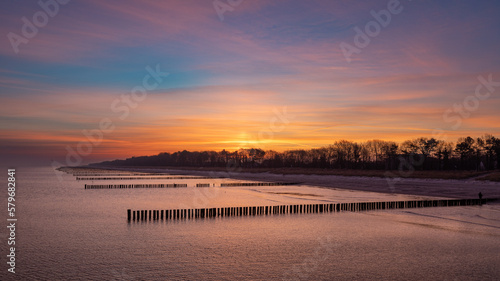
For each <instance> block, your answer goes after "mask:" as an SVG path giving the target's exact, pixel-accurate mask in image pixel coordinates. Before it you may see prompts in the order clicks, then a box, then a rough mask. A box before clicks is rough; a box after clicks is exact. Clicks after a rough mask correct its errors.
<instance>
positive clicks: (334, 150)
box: [99, 135, 500, 170]
mask: <svg viewBox="0 0 500 281" xmlns="http://www.w3.org/2000/svg"><path fill="white" fill-rule="evenodd" d="M499 159H500V139H499V138H496V137H494V136H492V135H484V136H482V137H478V138H472V137H465V138H460V139H458V141H457V142H446V141H442V140H437V139H434V138H424V137H421V138H416V139H412V140H407V141H404V142H402V143H396V142H393V141H384V140H369V141H366V142H353V141H348V140H339V141H335V142H334V143H333V144H331V145H328V146H324V147H321V148H313V149H295V150H287V151H284V152H277V151H273V150H262V149H259V148H249V149H239V150H236V151H232V152H231V151H227V150H222V151H186V150H184V151H178V152H174V153H167V152H163V153H160V154H158V155H154V156H140V157H132V158H128V159H125V160H114V161H106V162H102V163H99V165H111V166H184V167H228V166H232V167H243V168H252V167H255V168H285V167H296V168H323V169H367V170H368V169H377V170H384V169H385V170H396V169H409V165H411V166H412V169H417V170H494V169H498V166H499V165H498V163H499Z"/></svg>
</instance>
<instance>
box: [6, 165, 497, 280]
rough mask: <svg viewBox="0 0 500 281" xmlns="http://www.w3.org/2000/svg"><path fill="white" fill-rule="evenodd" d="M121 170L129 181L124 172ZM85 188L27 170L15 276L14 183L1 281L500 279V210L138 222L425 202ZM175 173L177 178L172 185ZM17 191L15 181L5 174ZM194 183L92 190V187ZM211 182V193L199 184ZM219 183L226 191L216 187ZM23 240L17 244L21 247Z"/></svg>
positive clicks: (355, 195) (299, 188) (19, 181)
mask: <svg viewBox="0 0 500 281" xmlns="http://www.w3.org/2000/svg"><path fill="white" fill-rule="evenodd" d="M114 172H115V173H118V172H116V171H114ZM176 176H178V175H175V174H171V175H168V176H167V175H165V177H170V178H166V179H147V178H146V177H147V176H136V177H145V179H129V178H127V176H124V177H123V179H119V180H98V179H93V180H77V179H76V177H75V176H73V175H72V174H69V173H65V172H62V171H57V170H55V169H54V168H52V167H36V168H17V169H16V175H15V178H16V194H15V218H16V219H17V221H15V234H14V235H15V236H14V240H15V273H12V272H9V271H8V269H9V268H10V267H11V266H10V265H9V264H8V261H9V257H7V255H9V254H10V247H11V246H9V245H8V241H9V238H10V237H11V236H12V233H11V232H10V231H9V228H7V226H8V225H9V223H10V222H8V221H7V219H9V216H8V212H7V207H8V206H7V203H8V202H7V196H8V195H7V184H5V188H4V191H3V192H2V194H1V195H0V198H1V202H2V203H1V205H3V206H4V208H1V209H3V211H2V217H3V218H4V219H3V223H2V224H3V225H4V226H3V227H1V228H0V229H1V231H0V241H1V242H0V253H1V256H2V259H1V260H2V263H1V264H2V265H1V268H0V270H1V271H0V279H1V280H500V205H499V204H485V205H482V206H467V207H436V208H416V209H397V210H376V211H365V212H334V213H321V214H318V213H309V214H286V215H271V216H242V217H222V218H221V217H218V218H205V219H182V220H168V221H145V222H144V221H143V222H136V221H132V222H129V221H128V220H127V210H128V209H132V210H166V209H176V208H210V207H240V206H272V205H283V204H313V203H339V202H340V203H342V202H366V201H396V200H418V199H425V198H428V197H422V196H409V195H397V194H381V193H373V192H360V191H350V190H343V189H329V188H320V187H315V186H307V185H283V186H232V187H220V184H221V183H228V182H249V181H243V180H237V179H231V178H208V179H200V178H196V177H193V178H189V177H188V178H186V176H183V178H175V177H176ZM172 177H174V178H172ZM1 178H2V182H4V183H7V175H6V172H5V175H2V177H1ZM158 183H170V184H171V183H176V184H187V187H184V188H124V189H85V188H84V186H85V184H88V185H90V184H94V185H96V184H158ZM197 183H205V184H206V183H208V184H209V185H210V187H196V184H197ZM214 185H215V187H214ZM11 240H12V239H11Z"/></svg>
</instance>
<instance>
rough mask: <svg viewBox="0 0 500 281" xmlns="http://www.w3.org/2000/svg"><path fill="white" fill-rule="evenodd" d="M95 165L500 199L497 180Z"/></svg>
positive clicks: (326, 186) (443, 195) (390, 191)
mask: <svg viewBox="0 0 500 281" xmlns="http://www.w3.org/2000/svg"><path fill="white" fill-rule="evenodd" d="M95 168H102V169H112V170H123V171H136V172H155V173H160V172H163V173H173V174H178V175H195V176H213V177H228V178H234V179H240V180H252V181H265V182H299V183H301V184H302V185H310V186H317V187H323V188H337V189H344V190H356V191H368V192H378V193H388V194H404V195H417V196H432V197H445V198H452V199H471V198H476V197H477V196H478V193H479V192H481V193H482V194H483V196H484V197H483V198H499V197H500V182H493V181H481V180H474V179H422V178H381V177H366V176H340V175H314V174H307V175H306V174H274V173H269V172H259V173H256V172H254V173H249V172H228V171H210V170H199V169H198V170H196V169H193V170H189V169H175V168H172V167H168V168H167V167H158V168H155V167H104V166H100V167H98V166H95Z"/></svg>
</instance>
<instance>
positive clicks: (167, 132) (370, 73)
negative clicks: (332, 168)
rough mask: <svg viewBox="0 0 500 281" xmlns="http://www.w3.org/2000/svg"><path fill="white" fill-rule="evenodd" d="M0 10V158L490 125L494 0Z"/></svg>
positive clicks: (498, 38)
mask: <svg viewBox="0 0 500 281" xmlns="http://www.w3.org/2000/svg"><path fill="white" fill-rule="evenodd" d="M0 14H1V17H0V23H1V24H0V34H1V35H2V37H1V39H0V62H1V64H0V99H1V103H0V118H1V123H0V126H1V127H0V129H1V131H0V152H1V154H0V155H1V158H2V159H1V161H2V162H4V164H5V163H7V164H10V165H18V164H19V165H20V164H21V163H24V164H34V163H36V164H50V163H53V162H51V161H56V162H57V163H61V164H81V163H89V162H95V161H101V160H109V159H116V158H126V157H131V156H139V155H153V154H157V153H159V152H175V151H179V150H184V149H186V150H191V151H195V150H198V151H201V150H222V149H229V150H235V149H238V148H250V147H259V148H262V149H273V150H277V151H283V150H287V149H310V148H316V147H321V146H325V145H328V144H331V143H333V142H334V141H336V140H340V139H347V140H352V141H360V142H361V141H366V140H371V139H383V140H391V141H397V142H401V141H404V140H407V139H412V138H416V137H436V138H439V139H444V140H448V141H456V140H457V138H458V137H461V136H468V135H470V136H474V137H477V136H481V135H483V134H485V133H489V134H493V135H496V136H497V137H498V136H500V113H499V108H500V98H499V97H500V83H499V82H500V53H499V52H498V50H500V17H499V16H498V15H499V14H500V2H498V1H463V0H462V1H460V0H455V1H451V0H449V1H448V0H442V1H426V0H422V1H418V0H413V1H411V0H401V1H397V0H380V1H379V0H376V1H374V0H370V1H355V0H351V1H340V0H339V1H332V0H308V1H298V0H276V1H261V0H243V1H242V0H216V1H212V0H179V1H177V0H175V1H152V0H151V1H133V0H120V1H98V0H86V1H78V0H71V1H68V0H41V1H27V0H12V1H2V2H1V4H0ZM496 81H498V82H496Z"/></svg>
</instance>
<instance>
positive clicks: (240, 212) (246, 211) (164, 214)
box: [127, 199, 497, 222]
mask: <svg viewBox="0 0 500 281" xmlns="http://www.w3.org/2000/svg"><path fill="white" fill-rule="evenodd" d="M495 200H497V199H482V200H480V199H449V200H421V201H393V202H357V203H337V204H334V203H330V204H303V205H278V206H253V207H249V206H245V207H222V208H201V209H170V210H131V209H128V210H127V220H128V221H129V222H131V221H134V222H136V221H151V220H153V221H158V220H161V221H163V220H180V219H204V218H216V217H238V216H270V215H282V214H308V213H332V212H341V211H351V212H358V211H370V210H386V209H406V208H426V207H452V206H471V205H479V204H483V203H487V202H490V201H495Z"/></svg>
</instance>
